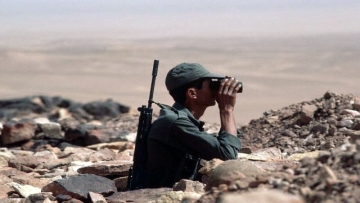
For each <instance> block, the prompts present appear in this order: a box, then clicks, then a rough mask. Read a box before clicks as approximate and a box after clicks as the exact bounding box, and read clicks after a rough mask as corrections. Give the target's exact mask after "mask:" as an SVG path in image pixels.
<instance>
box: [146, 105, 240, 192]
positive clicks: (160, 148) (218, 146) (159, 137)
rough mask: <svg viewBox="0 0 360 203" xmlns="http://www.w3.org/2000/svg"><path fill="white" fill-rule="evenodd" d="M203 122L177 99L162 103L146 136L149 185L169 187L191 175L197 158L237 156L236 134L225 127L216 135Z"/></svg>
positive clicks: (226, 158)
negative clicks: (206, 129) (210, 132)
mask: <svg viewBox="0 0 360 203" xmlns="http://www.w3.org/2000/svg"><path fill="white" fill-rule="evenodd" d="M203 125H204V123H203V122H202V121H199V120H197V119H195V118H194V116H193V115H192V114H191V113H190V111H189V110H188V109H186V108H185V107H184V106H182V105H181V104H179V103H175V104H174V105H173V106H172V107H170V106H165V107H164V108H163V109H161V110H160V116H159V118H158V119H156V120H155V121H154V123H153V124H152V127H151V130H150V132H149V137H148V148H147V151H148V156H147V164H146V168H147V173H148V178H149V179H148V181H149V187H151V188H155V187H172V186H173V184H174V183H175V182H177V181H179V180H180V179H183V178H185V179H194V177H195V174H196V172H197V170H198V164H199V160H200V159H205V160H210V159H213V158H219V159H222V160H229V159H236V158H237V154H238V151H239V149H240V147H241V141H240V139H239V138H238V137H239V136H240V135H241V132H240V131H239V132H238V137H235V136H234V135H231V134H229V133H227V132H225V131H220V132H219V134H218V136H216V135H213V134H208V133H206V132H204V129H203Z"/></svg>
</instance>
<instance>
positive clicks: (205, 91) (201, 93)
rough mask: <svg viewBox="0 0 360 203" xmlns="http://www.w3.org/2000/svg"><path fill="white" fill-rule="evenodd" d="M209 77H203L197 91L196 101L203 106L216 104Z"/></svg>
mask: <svg viewBox="0 0 360 203" xmlns="http://www.w3.org/2000/svg"><path fill="white" fill-rule="evenodd" d="M210 82H211V79H205V80H204V81H203V84H202V88H201V89H200V90H198V89H197V90H196V92H197V97H198V99H197V102H198V104H200V105H204V106H214V105H215V104H216V92H214V91H213V90H211V89H210Z"/></svg>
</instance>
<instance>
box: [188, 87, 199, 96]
mask: <svg viewBox="0 0 360 203" xmlns="http://www.w3.org/2000/svg"><path fill="white" fill-rule="evenodd" d="M186 96H187V97H188V98H190V99H196V98H197V94H196V89H195V88H194V87H191V88H189V89H188V90H187V91H186Z"/></svg>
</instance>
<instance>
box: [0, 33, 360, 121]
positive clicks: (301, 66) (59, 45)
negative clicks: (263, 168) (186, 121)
mask: <svg viewBox="0 0 360 203" xmlns="http://www.w3.org/2000/svg"><path fill="white" fill-rule="evenodd" d="M359 39H360V37H359V36H355V35H344V36H315V37H297V38H278V39H275V38H268V39H265V38H263V39H251V38H231V39H228V38H216V39H143V40H121V39H108V40H104V39H102V40H98V39H86V40H84V39H83V40H77V39H66V38H64V39H61V40H38V41H32V42H26V43H22V42H16V41H14V42H4V41H0V72H1V79H0V95H1V99H7V98H17V97H23V96H29V95H39V94H43V95H48V96H62V97H65V98H69V99H72V100H75V101H79V102H89V101H94V100H105V99H108V98H111V99H113V100H115V101H118V102H120V103H123V104H126V105H129V106H131V107H134V108H136V107H138V106H140V105H142V104H147V99H148V96H149V88H150V83H151V71H152V65H153V60H154V59H159V60H160V66H159V71H158V77H157V80H156V90H155V95H154V100H155V101H158V102H162V103H167V104H172V99H171V98H170V96H168V93H167V91H166V89H165V85H164V80H165V75H166V73H167V71H168V70H169V69H170V68H172V67H173V66H175V65H177V64H179V63H181V62H198V63H201V64H202V65H204V66H205V67H207V68H208V69H209V70H211V71H212V72H215V73H218V74H223V75H230V76H234V77H236V78H238V79H240V80H241V81H242V82H243V84H244V92H243V93H242V94H239V95H238V96H239V97H238V100H237V104H236V122H237V123H238V124H239V125H244V124H247V123H248V122H249V121H250V120H251V119H256V118H259V117H260V116H261V115H262V113H263V112H264V111H267V110H270V109H272V110H277V109H279V108H282V107H285V106H287V105H290V104H292V103H298V102H302V101H307V100H312V99H315V98H318V97H322V96H323V94H324V93H325V92H326V91H328V90H329V91H333V92H336V93H341V94H348V93H352V94H355V95H360V80H359V76H360V73H359V72H360V68H359V64H360V40H359ZM157 110H158V109H157V108H155V111H157ZM202 120H204V121H209V122H219V120H218V116H217V108H216V107H212V108H210V109H209V110H208V111H207V112H206V114H205V115H204V116H203V117H202Z"/></svg>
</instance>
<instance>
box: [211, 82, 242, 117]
mask: <svg viewBox="0 0 360 203" xmlns="http://www.w3.org/2000/svg"><path fill="white" fill-rule="evenodd" d="M238 84H239V81H238V80H235V78H232V77H226V79H224V80H223V81H222V82H221V84H220V87H219V91H218V93H217V100H216V101H217V103H218V105H219V109H220V111H221V110H225V111H233V110H234V106H235V103H236V93H237V92H238V90H239V89H240V88H241V85H238Z"/></svg>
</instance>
